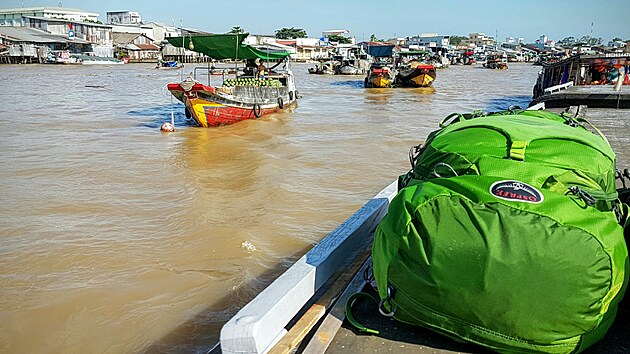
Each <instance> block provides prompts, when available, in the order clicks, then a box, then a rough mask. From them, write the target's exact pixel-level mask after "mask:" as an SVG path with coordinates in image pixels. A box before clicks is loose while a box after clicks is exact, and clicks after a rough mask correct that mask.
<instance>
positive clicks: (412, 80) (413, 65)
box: [394, 51, 437, 87]
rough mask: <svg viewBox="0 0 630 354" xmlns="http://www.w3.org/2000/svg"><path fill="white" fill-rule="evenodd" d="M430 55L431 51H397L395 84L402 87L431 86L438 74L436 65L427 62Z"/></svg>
mask: <svg viewBox="0 0 630 354" xmlns="http://www.w3.org/2000/svg"><path fill="white" fill-rule="evenodd" d="M430 55H431V53H430V52H427V51H409V52H399V53H396V59H395V66H394V69H395V70H396V77H395V79H394V84H395V85H396V86H400V87H429V86H431V85H433V82H434V81H435V79H436V77H437V74H436V72H435V66H434V65H433V64H428V63H427V62H428V59H429V58H430Z"/></svg>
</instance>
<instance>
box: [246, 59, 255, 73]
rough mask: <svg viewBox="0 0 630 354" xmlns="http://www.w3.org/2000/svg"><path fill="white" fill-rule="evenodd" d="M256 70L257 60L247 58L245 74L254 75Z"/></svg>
mask: <svg viewBox="0 0 630 354" xmlns="http://www.w3.org/2000/svg"><path fill="white" fill-rule="evenodd" d="M256 70H257V68H256V62H255V61H254V59H247V61H246V62H245V68H244V69H243V75H245V76H254V75H255V73H256Z"/></svg>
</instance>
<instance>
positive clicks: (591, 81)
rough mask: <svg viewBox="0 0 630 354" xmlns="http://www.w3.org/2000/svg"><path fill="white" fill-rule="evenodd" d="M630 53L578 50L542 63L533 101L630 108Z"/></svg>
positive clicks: (559, 105)
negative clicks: (592, 52) (582, 51)
mask: <svg viewBox="0 0 630 354" xmlns="http://www.w3.org/2000/svg"><path fill="white" fill-rule="evenodd" d="M628 85H630V54H628V53H613V54H602V55H586V54H578V55H574V56H571V57H569V58H566V59H563V60H560V61H557V62H546V63H543V64H542V69H541V71H540V72H539V73H538V79H537V81H536V84H535V85H534V90H533V98H534V100H533V101H532V105H535V104H538V103H542V102H544V103H545V104H546V106H547V107H551V108H553V107H564V106H567V105H580V104H583V105H588V106H589V107H598V108H630V93H629V92H628V90H622V89H621V88H622V86H628Z"/></svg>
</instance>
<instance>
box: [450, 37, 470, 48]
mask: <svg viewBox="0 0 630 354" xmlns="http://www.w3.org/2000/svg"><path fill="white" fill-rule="evenodd" d="M464 39H468V37H466V36H457V35H452V36H451V37H450V38H449V40H448V41H449V43H450V44H452V45H454V46H458V45H460V44H462V40H464Z"/></svg>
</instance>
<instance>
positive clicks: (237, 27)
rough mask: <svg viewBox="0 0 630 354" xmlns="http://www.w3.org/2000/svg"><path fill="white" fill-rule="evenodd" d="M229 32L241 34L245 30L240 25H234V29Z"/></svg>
mask: <svg viewBox="0 0 630 354" xmlns="http://www.w3.org/2000/svg"><path fill="white" fill-rule="evenodd" d="M228 33H229V34H240V33H245V30H244V29H242V28H240V27H239V26H234V27H232V29H231V30H230V32H228Z"/></svg>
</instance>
